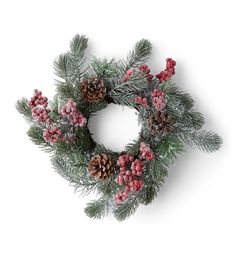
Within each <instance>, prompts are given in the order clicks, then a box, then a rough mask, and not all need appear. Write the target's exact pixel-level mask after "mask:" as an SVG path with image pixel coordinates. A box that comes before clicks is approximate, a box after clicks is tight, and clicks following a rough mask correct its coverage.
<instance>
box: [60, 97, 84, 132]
mask: <svg viewBox="0 0 236 267" xmlns="http://www.w3.org/2000/svg"><path fill="white" fill-rule="evenodd" d="M58 113H59V114H61V115H62V116H63V117H66V118H67V119H68V120H69V121H70V123H71V124H72V125H74V126H80V127H83V126H85V124H86V123H87V119H86V118H85V117H84V116H83V115H82V114H81V113H80V112H78V111H77V104H76V102H75V101H74V100H73V99H69V100H68V101H67V103H66V104H65V105H64V106H63V107H62V108H61V109H60V110H59V111H58Z"/></svg>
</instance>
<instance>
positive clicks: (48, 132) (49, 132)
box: [43, 128, 63, 144]
mask: <svg viewBox="0 0 236 267" xmlns="http://www.w3.org/2000/svg"><path fill="white" fill-rule="evenodd" d="M62 137H63V134H62V131H61V130H60V129H59V128H52V129H45V130H44V132H43V138H44V140H45V141H47V142H50V143H52V144H55V143H56V142H58V141H59V140H60V139H61V138H62Z"/></svg>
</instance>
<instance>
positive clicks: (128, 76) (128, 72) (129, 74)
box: [123, 69, 135, 82]
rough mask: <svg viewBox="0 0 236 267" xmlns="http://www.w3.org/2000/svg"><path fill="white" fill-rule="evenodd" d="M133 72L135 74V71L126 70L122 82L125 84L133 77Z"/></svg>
mask: <svg viewBox="0 0 236 267" xmlns="http://www.w3.org/2000/svg"><path fill="white" fill-rule="evenodd" d="M134 72H135V69H129V70H127V71H126V73H125V75H124V76H123V81H124V82H127V81H128V80H129V79H130V78H131V76H132V75H133V73H134Z"/></svg>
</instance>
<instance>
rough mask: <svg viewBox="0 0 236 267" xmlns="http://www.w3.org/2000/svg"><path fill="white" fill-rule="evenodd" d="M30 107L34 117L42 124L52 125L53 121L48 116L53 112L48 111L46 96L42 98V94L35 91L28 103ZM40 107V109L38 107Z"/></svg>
mask: <svg viewBox="0 0 236 267" xmlns="http://www.w3.org/2000/svg"><path fill="white" fill-rule="evenodd" d="M28 105H29V107H30V108H31V112H32V117H33V118H34V119H35V120H36V121H37V122H40V123H46V124H51V123H52V120H51V118H50V117H49V116H48V113H50V112H51V110H50V109H47V106H48V99H47V97H45V96H42V92H41V91H39V90H37V89H35V90H34V95H33V97H31V99H30V101H29V102H28ZM38 106H40V107H38Z"/></svg>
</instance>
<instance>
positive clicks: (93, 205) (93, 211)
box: [84, 198, 109, 219]
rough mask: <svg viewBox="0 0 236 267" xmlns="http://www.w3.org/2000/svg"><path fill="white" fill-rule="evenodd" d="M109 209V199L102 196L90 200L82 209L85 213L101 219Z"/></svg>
mask: <svg viewBox="0 0 236 267" xmlns="http://www.w3.org/2000/svg"><path fill="white" fill-rule="evenodd" d="M108 211H109V201H108V200H107V199H104V198H100V199H98V200H94V201H91V202H89V203H88V204H87V207H86V208H85V209H84V212H85V213H86V215H87V216H88V217H90V218H93V219H101V218H103V217H104V216H106V215H107V213H108Z"/></svg>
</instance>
